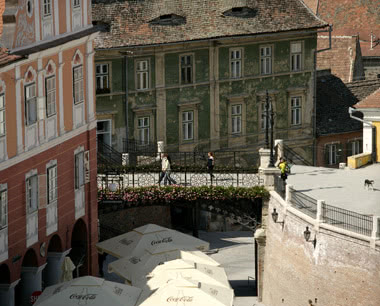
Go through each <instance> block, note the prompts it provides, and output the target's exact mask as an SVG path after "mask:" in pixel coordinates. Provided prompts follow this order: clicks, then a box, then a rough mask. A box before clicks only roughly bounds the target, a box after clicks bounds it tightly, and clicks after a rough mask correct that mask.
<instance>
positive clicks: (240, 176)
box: [98, 170, 263, 191]
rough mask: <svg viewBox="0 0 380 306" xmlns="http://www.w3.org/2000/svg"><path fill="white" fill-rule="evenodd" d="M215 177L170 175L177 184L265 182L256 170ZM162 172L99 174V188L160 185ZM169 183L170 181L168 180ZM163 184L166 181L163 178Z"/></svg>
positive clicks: (178, 173)
mask: <svg viewBox="0 0 380 306" xmlns="http://www.w3.org/2000/svg"><path fill="white" fill-rule="evenodd" d="M213 174H214V177H211V176H210V174H209V173H207V172H195V171H186V170H185V171H183V172H171V173H170V177H171V179H172V180H173V181H174V184H175V185H180V186H223V187H230V186H234V187H253V186H258V185H262V184H263V180H262V178H261V177H260V176H259V175H258V174H257V173H256V172H255V171H253V172H252V171H251V172H250V171H235V172H218V171H215V172H214V173H213ZM159 177H160V172H159V171H156V172H153V171H152V172H134V171H133V172H127V173H115V172H109V173H102V174H98V188H99V189H102V190H103V189H106V188H108V189H110V190H112V191H120V190H123V189H124V188H126V187H144V186H152V185H158V182H159ZM167 183H169V182H168V181H167ZM161 184H162V185H165V181H164V180H162V182H161Z"/></svg>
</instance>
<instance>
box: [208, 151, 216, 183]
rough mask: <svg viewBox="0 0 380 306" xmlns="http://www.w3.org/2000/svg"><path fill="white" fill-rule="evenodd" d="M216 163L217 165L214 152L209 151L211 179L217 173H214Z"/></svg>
mask: <svg viewBox="0 0 380 306" xmlns="http://www.w3.org/2000/svg"><path fill="white" fill-rule="evenodd" d="M214 165H215V159H214V153H212V152H208V159H207V169H208V173H210V179H212V178H214V177H215V175H214V174H213V173H212V172H213V170H214Z"/></svg>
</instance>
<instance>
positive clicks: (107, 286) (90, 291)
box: [34, 276, 141, 306]
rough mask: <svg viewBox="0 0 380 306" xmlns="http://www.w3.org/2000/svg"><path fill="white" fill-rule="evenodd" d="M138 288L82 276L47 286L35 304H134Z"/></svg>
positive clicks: (60, 305) (40, 305)
mask: <svg viewBox="0 0 380 306" xmlns="http://www.w3.org/2000/svg"><path fill="white" fill-rule="evenodd" d="M140 294H141V289H140V288H135V287H131V286H127V285H124V284H119V283H114V282H109V281H106V280H104V279H102V278H98V277H93V276H84V277H79V278H75V279H73V280H71V281H69V282H64V283H60V284H58V285H54V286H50V287H47V288H46V289H45V290H44V291H43V292H42V294H41V295H40V297H39V298H38V300H37V302H36V303H35V304H34V305H35V306H52V305H53V306H71V305H73V306H77V305H89V306H90V305H91V306H104V305H112V306H135V305H137V300H138V299H139V297H140Z"/></svg>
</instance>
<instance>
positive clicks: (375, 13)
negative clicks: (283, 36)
mask: <svg viewBox="0 0 380 306" xmlns="http://www.w3.org/2000/svg"><path fill="white" fill-rule="evenodd" d="M304 2H305V4H306V5H308V6H309V7H310V9H311V10H313V12H314V13H317V14H318V16H319V17H320V18H322V19H323V20H325V21H326V22H328V23H329V24H332V25H333V35H345V36H351V35H359V38H360V42H361V49H362V55H363V56H380V44H377V46H376V47H375V48H373V49H372V50H371V48H370V41H371V36H370V35H371V31H372V32H373V34H374V35H375V36H376V38H375V40H376V39H379V38H380V0H370V1H353V0H304Z"/></svg>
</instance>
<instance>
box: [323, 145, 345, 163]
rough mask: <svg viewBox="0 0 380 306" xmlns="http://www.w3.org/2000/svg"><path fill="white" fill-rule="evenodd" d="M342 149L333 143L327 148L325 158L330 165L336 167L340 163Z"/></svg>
mask: <svg viewBox="0 0 380 306" xmlns="http://www.w3.org/2000/svg"><path fill="white" fill-rule="evenodd" d="M340 153H341V149H340V144H338V143H332V144H327V145H326V146H325V157H326V163H327V164H328V165H335V164H337V163H338V162H339V157H340Z"/></svg>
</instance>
